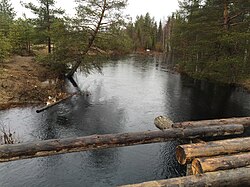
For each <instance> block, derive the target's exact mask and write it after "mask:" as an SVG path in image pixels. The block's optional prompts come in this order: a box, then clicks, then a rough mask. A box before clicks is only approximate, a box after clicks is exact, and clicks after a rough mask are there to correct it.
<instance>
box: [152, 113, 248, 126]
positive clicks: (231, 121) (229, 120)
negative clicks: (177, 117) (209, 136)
mask: <svg viewBox="0 0 250 187" xmlns="http://www.w3.org/2000/svg"><path fill="white" fill-rule="evenodd" d="M159 118H161V126H169V123H168V118H167V117H164V116H158V117H156V118H155V122H157V121H158V119H159ZM163 118H165V119H166V120H164V119H163ZM164 121H166V122H167V124H166V125H164V124H162V123H164ZM228 124H242V125H244V126H245V127H250V117H240V118H227V119H213V120H201V121H186V122H177V123H173V124H172V125H171V127H172V128H188V127H204V126H211V125H228Z"/></svg>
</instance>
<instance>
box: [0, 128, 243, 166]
mask: <svg viewBox="0 0 250 187" xmlns="http://www.w3.org/2000/svg"><path fill="white" fill-rule="evenodd" d="M243 131H244V127H243V126H242V125H228V126H212V127H202V128H188V129H168V130H165V131H145V132H133V133H119V134H106V135H92V136H86V137H78V138H67V139H55V140H45V141H38V142H30V143H21V144H14V145H1V146H0V162H6V161H11V160H18V159H25V158H33V157H41V156H49V155H56V154H62V153H69V152H79V151H88V150H93V149H104V148H112V147H122V146H131V145H138V144H148V143H157V142H164V141H168V140H173V139H177V138H178V139H185V138H197V137H211V136H224V135H230V134H241V133H243Z"/></svg>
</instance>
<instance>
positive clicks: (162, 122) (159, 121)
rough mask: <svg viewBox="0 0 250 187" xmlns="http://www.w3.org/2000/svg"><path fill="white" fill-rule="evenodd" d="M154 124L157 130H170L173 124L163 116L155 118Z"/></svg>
mask: <svg viewBox="0 0 250 187" xmlns="http://www.w3.org/2000/svg"><path fill="white" fill-rule="evenodd" d="M154 124H155V126H156V127H157V128H158V129H160V130H164V129H170V128H172V127H173V124H174V123H173V121H171V120H170V119H169V118H167V117H165V116H158V117H156V118H155V120H154Z"/></svg>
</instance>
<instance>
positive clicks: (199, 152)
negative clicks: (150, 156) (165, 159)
mask: <svg viewBox="0 0 250 187" xmlns="http://www.w3.org/2000/svg"><path fill="white" fill-rule="evenodd" d="M247 151H250V137H247V138H235V139H229V140H219V141H211V142H206V143H197V144H187V145H179V146H177V148H176V157H177V160H178V162H179V163H180V164H186V163H190V162H191V161H192V160H193V159H194V158H200V157H209V156H217V155H225V154H231V153H239V152H247Z"/></svg>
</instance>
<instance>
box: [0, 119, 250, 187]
mask: <svg viewBox="0 0 250 187" xmlns="http://www.w3.org/2000/svg"><path fill="white" fill-rule="evenodd" d="M158 119H159V120H155V122H160V123H162V124H156V126H157V127H158V128H159V127H160V129H164V130H162V131H159V130H158V131H144V132H132V133H118V134H105V135H91V136H86V137H77V138H66V139H54V140H44V141H36V142H27V143H20V144H14V145H0V163H1V162H8V161H13V160H19V159H28V158H35V157H41V156H51V155H57V154H64V153H70V152H79V151H89V150H94V149H106V148H114V147H122V146H132V145H139V144H149V143H158V142H165V141H169V140H175V139H188V140H192V141H197V140H200V139H202V138H205V137H216V136H217V137H218V136H220V137H221V136H223V137H225V136H226V135H239V134H242V133H244V130H245V128H246V127H250V117H245V118H229V119H219V120H204V121H191V122H181V123H172V122H171V121H170V120H168V119H164V117H160V118H158ZM163 123H167V125H164V124H163ZM165 127H167V128H168V129H165ZM198 138H199V139H198ZM176 155H177V160H178V161H179V163H180V164H189V165H190V166H191V167H190V168H191V169H190V171H192V173H193V174H194V175H189V176H185V177H180V178H174V179H167V180H160V181H152V182H145V183H142V184H134V185H128V186H131V187H142V186H150V187H154V186H155V187H156V186H157V187H159V186H250V137H245V138H234V139H225V140H217V141H210V142H203V141H200V142H199V143H194V144H187V145H180V146H178V147H177V149H176ZM189 173H191V172H189Z"/></svg>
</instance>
